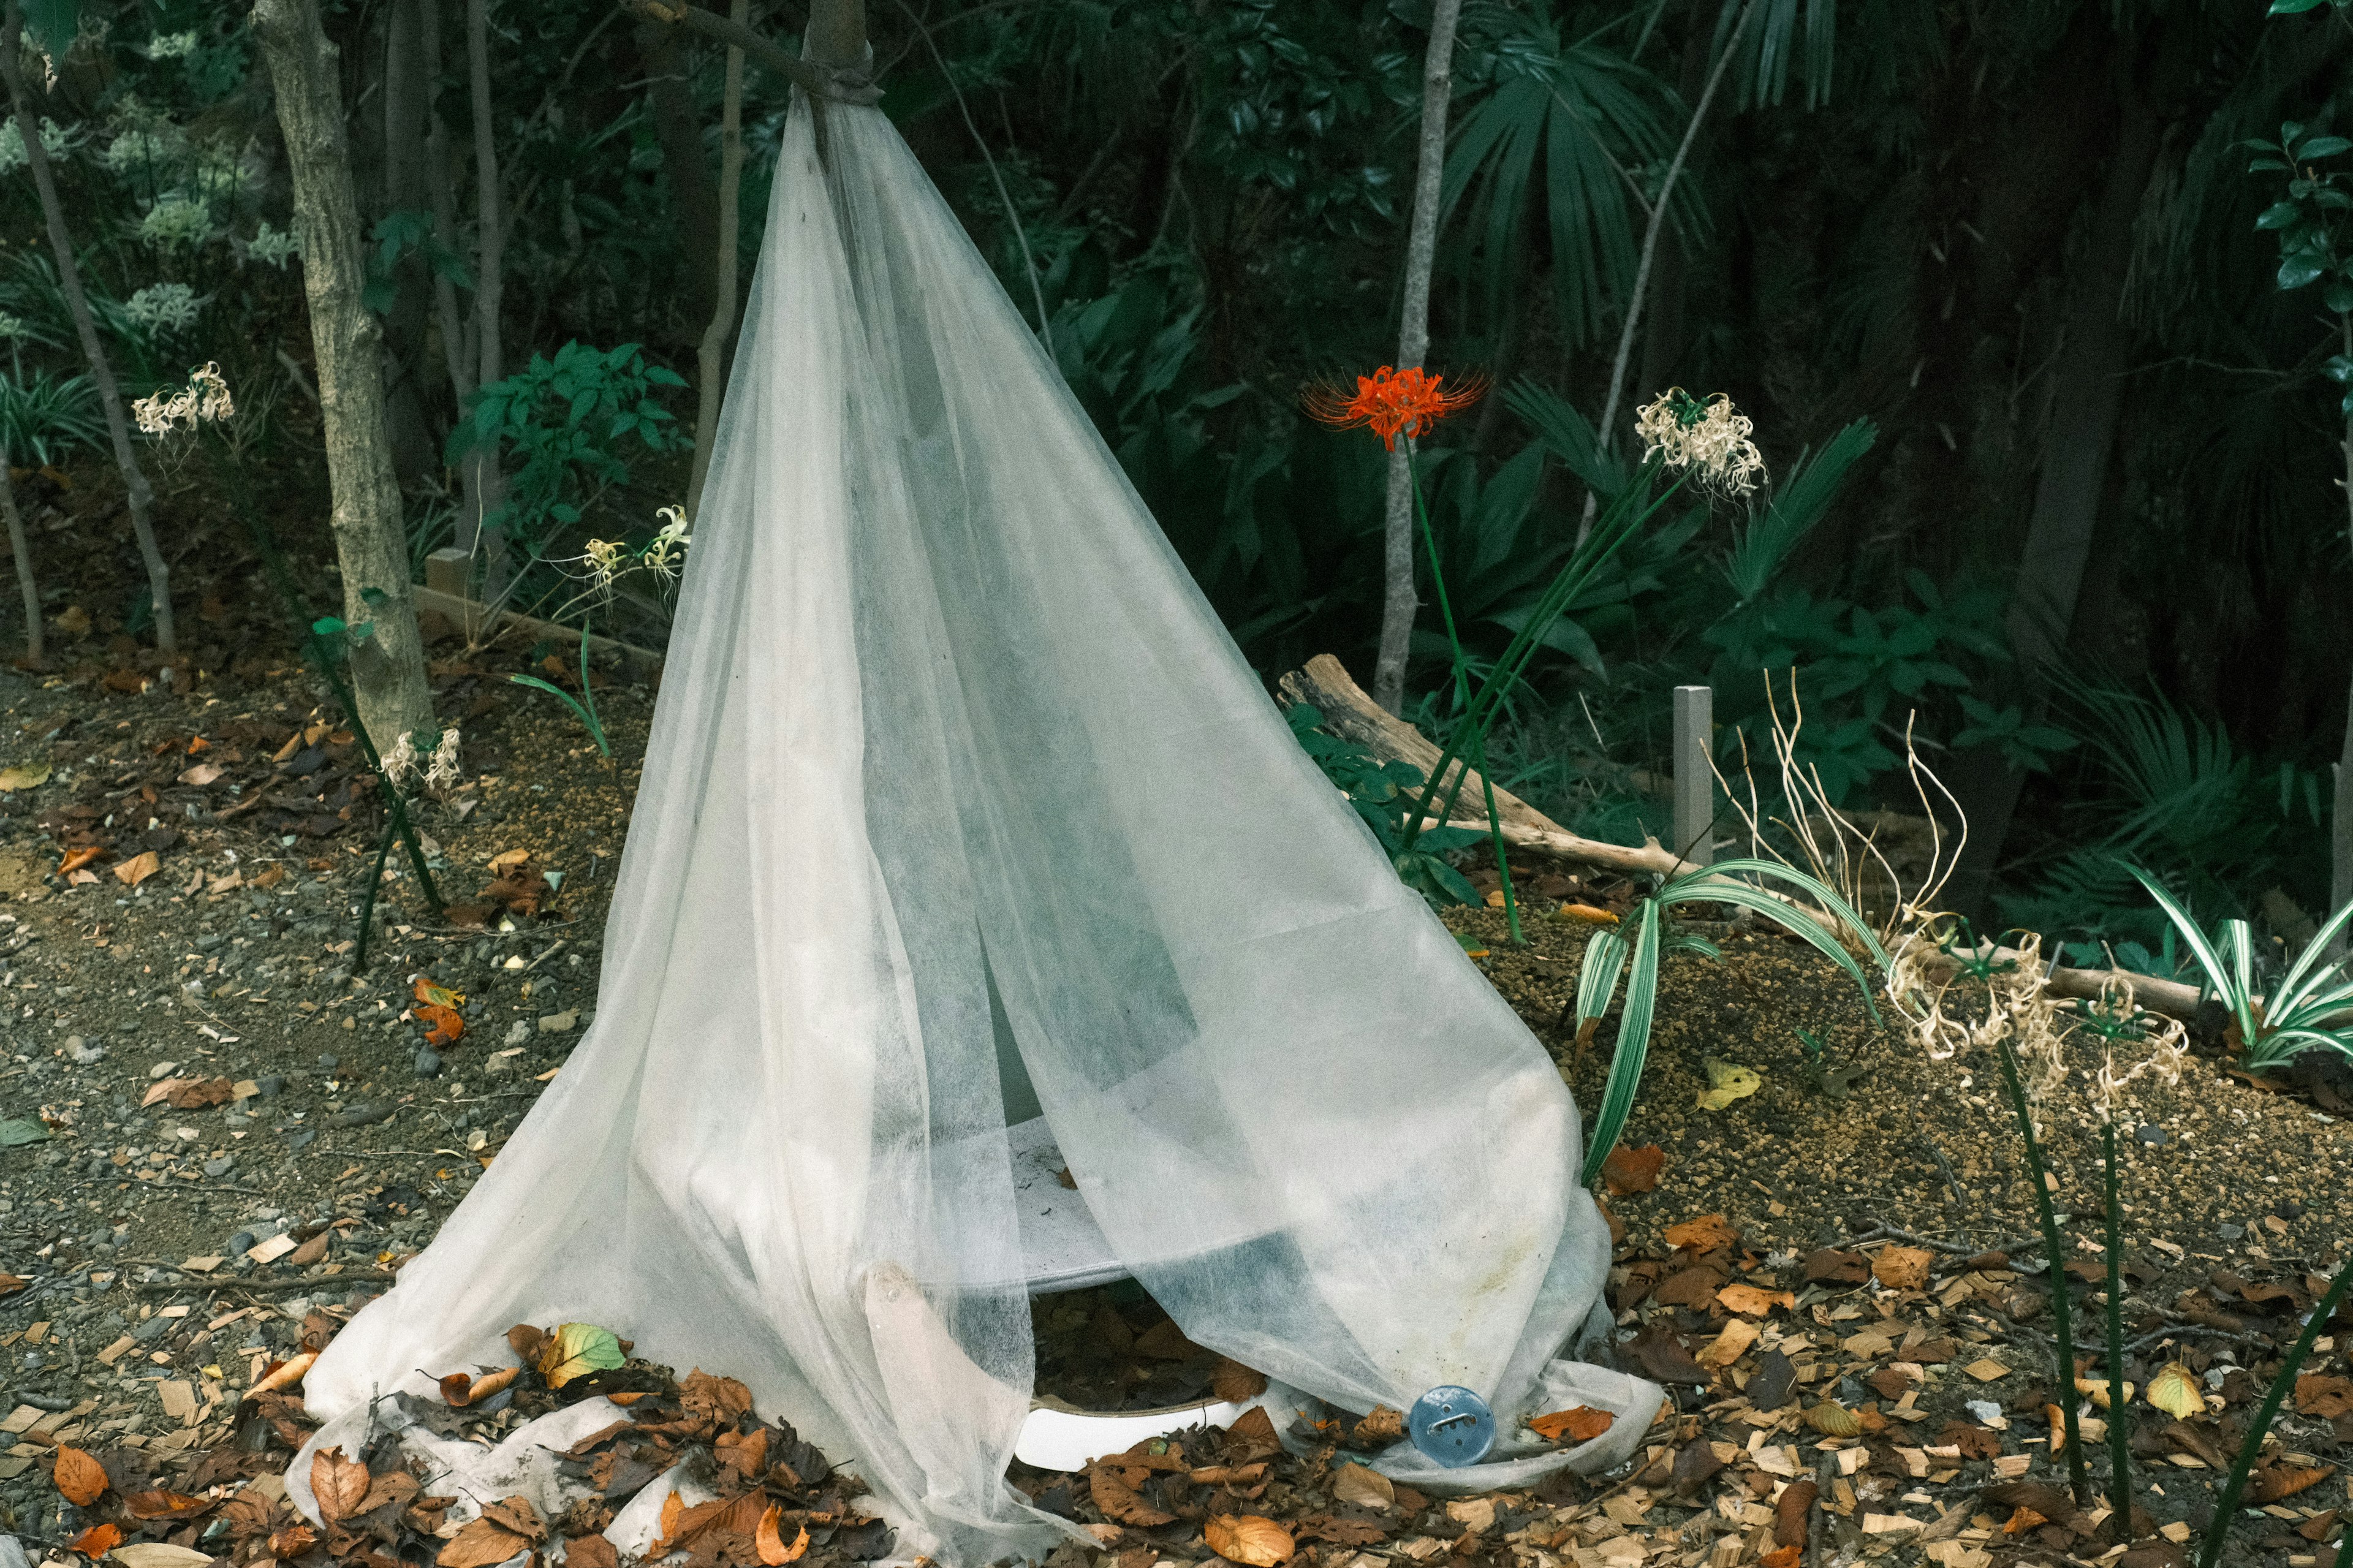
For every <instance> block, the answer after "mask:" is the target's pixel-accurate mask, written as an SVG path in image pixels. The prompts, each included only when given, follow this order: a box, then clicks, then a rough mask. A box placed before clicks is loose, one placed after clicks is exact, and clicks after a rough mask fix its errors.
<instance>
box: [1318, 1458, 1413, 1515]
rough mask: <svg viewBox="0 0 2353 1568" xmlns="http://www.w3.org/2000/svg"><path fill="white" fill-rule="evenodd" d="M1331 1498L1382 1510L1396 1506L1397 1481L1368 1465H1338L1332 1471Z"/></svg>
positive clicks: (1335, 1500) (1360, 1506) (1359, 1506)
mask: <svg viewBox="0 0 2353 1568" xmlns="http://www.w3.org/2000/svg"><path fill="white" fill-rule="evenodd" d="M1332 1500H1333V1501H1334V1502H1346V1503H1354V1504H1356V1506H1357V1507H1358V1508H1370V1509H1378V1510H1381V1511H1383V1512H1387V1511H1388V1510H1390V1509H1392V1508H1395V1507H1396V1506H1397V1483H1396V1482H1395V1481H1392V1480H1390V1479H1388V1477H1387V1476H1385V1475H1383V1474H1381V1473H1380V1471H1378V1470H1377V1469H1374V1468H1372V1467H1371V1466H1369V1465H1339V1466H1335V1468H1333V1471H1332Z"/></svg>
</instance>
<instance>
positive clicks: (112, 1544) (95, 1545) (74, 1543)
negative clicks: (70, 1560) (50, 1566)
mask: <svg viewBox="0 0 2353 1568" xmlns="http://www.w3.org/2000/svg"><path fill="white" fill-rule="evenodd" d="M121 1544H122V1527H121V1525H117V1524H93V1525H91V1526H90V1528H89V1529H88V1530H85V1531H82V1532H81V1533H80V1534H79V1535H77V1536H75V1537H74V1538H73V1539H72V1540H71V1541H69V1542H67V1543H66V1550H67V1551H69V1552H80V1553H81V1554H82V1555H83V1556H84V1557H87V1558H89V1559H90V1561H91V1562H93V1563H95V1562H97V1561H98V1560H99V1559H100V1558H101V1557H103V1556H105V1555H106V1554H107V1553H108V1552H111V1551H113V1550H114V1549H115V1548H116V1547H118V1546H120V1545H121Z"/></svg>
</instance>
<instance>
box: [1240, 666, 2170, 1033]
mask: <svg viewBox="0 0 2353 1568" xmlns="http://www.w3.org/2000/svg"><path fill="white" fill-rule="evenodd" d="M1275 690H1276V692H1277V693H1278V695H1280V697H1281V698H1282V701H1283V703H1284V704H1285V705H1286V706H1288V705H1290V704H1293V703H1298V702H1305V703H1308V704H1310V705H1312V706H1313V707H1314V709H1315V710H1317V711H1318V712H1320V713H1322V714H1323V715H1324V729H1326V730H1329V731H1332V732H1333V733H1334V734H1335V735H1338V736H1340V737H1342V738H1343V739H1345V740H1348V741H1353V742H1356V744H1357V745H1359V746H1362V747H1363V748H1364V749H1365V751H1366V752H1368V753H1369V754H1370V755H1372V756H1373V757H1374V758H1376V759H1377V760H1379V761H1381V762H1401V763H1408V764H1409V765H1411V766H1413V767H1415V768H1418V769H1419V770H1420V771H1421V773H1422V775H1423V776H1424V777H1428V776H1429V774H1430V770H1431V769H1432V768H1435V767H1436V766H1437V765H1438V759H1439V755H1440V752H1439V749H1438V747H1437V746H1436V745H1434V744H1433V743H1431V742H1430V739H1429V738H1428V737H1427V736H1425V735H1423V734H1422V732H1421V731H1419V730H1417V729H1415V728H1414V727H1413V726H1412V725H1410V724H1409V723H1407V722H1406V721H1404V720H1402V719H1399V718H1398V717H1397V715H1395V714H1394V713H1390V712H1388V710H1385V709H1383V708H1382V707H1381V706H1380V704H1378V703H1377V702H1375V701H1374V700H1372V699H1371V698H1370V697H1368V696H1366V694H1365V690H1364V689H1363V688H1362V687H1360V686H1358V685H1357V684H1356V681H1355V680H1354V679H1351V678H1350V677H1349V675H1348V671H1347V669H1346V668H1345V667H1344V666H1343V665H1342V664H1341V663H1340V661H1339V660H1338V659H1337V658H1334V657H1333V656H1332V655H1330V654H1328V653H1324V654H1318V655H1316V656H1315V657H1314V658H1311V659H1309V660H1308V661H1307V663H1306V664H1305V665H1303V667H1301V668H1298V669H1294V670H1293V671H1292V672H1291V673H1290V674H1288V675H1286V676H1284V677H1283V678H1282V679H1281V680H1280V681H1278V682H1276V684H1275ZM1457 773H1464V775H1465V776H1464V777H1463V781H1462V788H1461V791H1460V792H1459V793H1458V794H1457V795H1456V796H1455V805H1454V812H1453V815H1452V816H1451V817H1449V819H1448V823H1447V826H1451V827H1476V828H1480V829H1482V831H1483V830H1484V829H1485V828H1486V826H1487V816H1486V809H1485V801H1484V796H1483V795H1482V790H1481V782H1482V781H1481V779H1480V777H1479V774H1478V773H1477V772H1476V770H1469V769H1465V767H1464V765H1463V763H1461V762H1460V761H1459V760H1458V761H1456V762H1454V763H1450V764H1449V766H1448V771H1447V775H1446V776H1447V779H1448V781H1449V783H1451V781H1452V780H1453V779H1454V777H1455V775H1456V774H1457ZM1495 815H1496V816H1498V817H1499V818H1501V819H1502V828H1503V835H1504V843H1505V844H1507V845H1509V846H1511V847H1513V848H1514V849H1518V850H1523V851H1525V852H1526V853H1528V854H1531V855H1543V856H1549V857H1551V858H1554V859H1559V860H1570V861H1575V862H1577V864H1579V865H1585V866H1596V867H1599V868H1601V869H1603V870H1607V871H1617V872H1620V873H1622V874H1624V875H1626V876H1648V877H1658V878H1662V879H1663V878H1668V877H1675V876H1680V875H1682V874H1683V873H1684V872H1687V871H1698V870H1704V867H1700V866H1694V865H1693V864H1692V863H1691V862H1690V861H1688V860H1683V859H1681V858H1677V857H1676V855H1675V853H1674V852H1673V851H1672V850H1671V849H1668V848H1666V847H1663V846H1662V845H1661V844H1660V843H1659V841H1658V840H1657V839H1655V838H1652V839H1649V840H1647V841H1646V842H1644V843H1642V844H1641V845H1626V844H1608V843H1604V842H1602V841H1601V840H1599V839H1596V838H1587V837H1582V836H1581V835H1578V834H1575V833H1571V832H1570V831H1569V830H1568V829H1567V828H1566V827H1563V826H1561V825H1560V824H1559V823H1557V822H1555V821H1554V820H1553V819H1552V818H1551V817H1549V816H1546V815H1545V814H1544V813H1543V812H1541V811H1538V810H1537V809H1536V808H1535V806H1533V805H1529V804H1528V803H1527V802H1526V801H1524V800H1522V799H1521V798H1520V797H1519V796H1517V795H1514V794H1512V793H1511V792H1510V791H1509V790H1507V789H1504V787H1503V786H1502V785H1501V784H1498V785H1496V786H1495ZM1797 907H1800V908H1802V907H1803V906H1797ZM1807 912H1808V913H1810V914H1811V913H1815V911H1813V910H1808V911H1807ZM1817 918H1819V919H1822V920H1823V921H1824V923H1825V924H1828V923H1829V921H1828V919H1827V917H1823V916H1820V915H1817ZM1980 951H1983V950H1980ZM1991 954H1992V957H1993V958H1994V959H1995V961H1996V962H2001V961H2005V960H2006V961H2009V962H2012V963H2016V962H2021V960H2020V955H2019V954H2018V953H2017V952H2015V951H2014V950H2012V949H2010V948H1995V949H1992V950H1991ZM2118 974H2121V975H2122V977H2123V978H2124V979H2126V980H2127V981H2129V982H2130V983H2131V985H2132V988H2133V999H2134V1001H2135V1002H2137V1004H2138V1005H2140V1006H2142V1007H2144V1008H2147V1010H2148V1011H2150V1012H2152V1013H2163V1014H2166V1015H2168V1016H2171V1017H2175V1018H2180V1019H2184V1020H2187V1019H2189V1018H2190V1017H2192V1016H2195V1015H2196V1013H2197V1011H2198V1005H2199V1001H2200V992H2199V989H2198V987H2196V986H2194V985H2185V984H2181V982H2179V981H2178V980H2160V979H2158V978H2157V977H2155V976H2154V975H2147V974H2135V973H2131V972H2129V971H2112V970H2105V969H2070V968H2068V967H2067V966H2065V965H2063V964H2062V965H2060V966H2059V967H2057V968H2055V969H2053V970H2052V971H2051V973H2050V975H2049V977H2048V978H2047V980H2046V982H2045V984H2048V985H2049V987H2050V988H2051V991H2052V994H2054V995H2059V996H2064V997H2069V998H2072V999H2080V1000H2084V1001H2096V1000H2098V998H2099V996H2100V994H2101V992H2102V989H2103V987H2104V986H2105V984H2107V983H2108V982H2109V980H2110V979H2111V978H2112V977H2113V976H2116V975H2118Z"/></svg>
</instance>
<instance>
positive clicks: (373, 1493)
mask: <svg viewBox="0 0 2353 1568" xmlns="http://www.w3.org/2000/svg"><path fill="white" fill-rule="evenodd" d="M422 1490H423V1488H422V1487H420V1486H419V1485H418V1484H417V1478H416V1477H415V1476H412V1475H410V1474H409V1473H408V1472H407V1471H406V1470H386V1471H385V1473H384V1474H382V1475H380V1476H378V1477H376V1478H375V1479H374V1480H372V1481H370V1482H369V1483H368V1493H367V1496H365V1497H364V1498H362V1499H361V1500H360V1506H359V1508H358V1509H357V1510H354V1511H356V1512H358V1513H362V1514H369V1513H374V1512H375V1510H378V1509H380V1508H399V1509H405V1508H406V1507H407V1506H408V1505H409V1504H410V1503H412V1502H415V1501H416V1500H417V1493H418V1492H420V1491H422Z"/></svg>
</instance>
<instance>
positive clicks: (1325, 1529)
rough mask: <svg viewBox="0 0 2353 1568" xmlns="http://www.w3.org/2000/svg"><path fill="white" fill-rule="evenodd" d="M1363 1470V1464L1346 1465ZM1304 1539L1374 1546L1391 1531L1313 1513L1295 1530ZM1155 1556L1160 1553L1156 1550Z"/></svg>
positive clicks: (1369, 1524) (1362, 1520)
mask: <svg viewBox="0 0 2353 1568" xmlns="http://www.w3.org/2000/svg"><path fill="white" fill-rule="evenodd" d="M1346 1468H1349V1469H1351V1470H1361V1469H1363V1468H1365V1467H1364V1466H1362V1465H1350V1466H1348V1467H1346ZM1293 1534H1295V1535H1296V1536H1297V1537H1298V1538H1299V1539H1300V1540H1302V1541H1328V1542H1331V1543H1332V1544H1333V1545H1335V1546H1372V1545H1375V1544H1377V1543H1378V1542H1383V1541H1387V1540H1388V1538H1389V1532H1388V1531H1387V1530H1386V1529H1384V1528H1382V1527H1381V1526H1380V1525H1377V1524H1376V1523H1374V1522H1373V1521H1371V1520H1368V1519H1339V1518H1335V1517H1334V1516H1333V1515H1331V1514H1328V1513H1312V1514H1309V1515H1308V1516H1307V1517H1306V1518H1305V1519H1303V1520H1301V1521H1299V1523H1298V1526H1297V1528H1296V1529H1295V1530H1294V1531H1293ZM1154 1555H1155V1559H1156V1558H1157V1556H1158V1554H1157V1553H1156V1552H1155V1554H1154Z"/></svg>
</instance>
